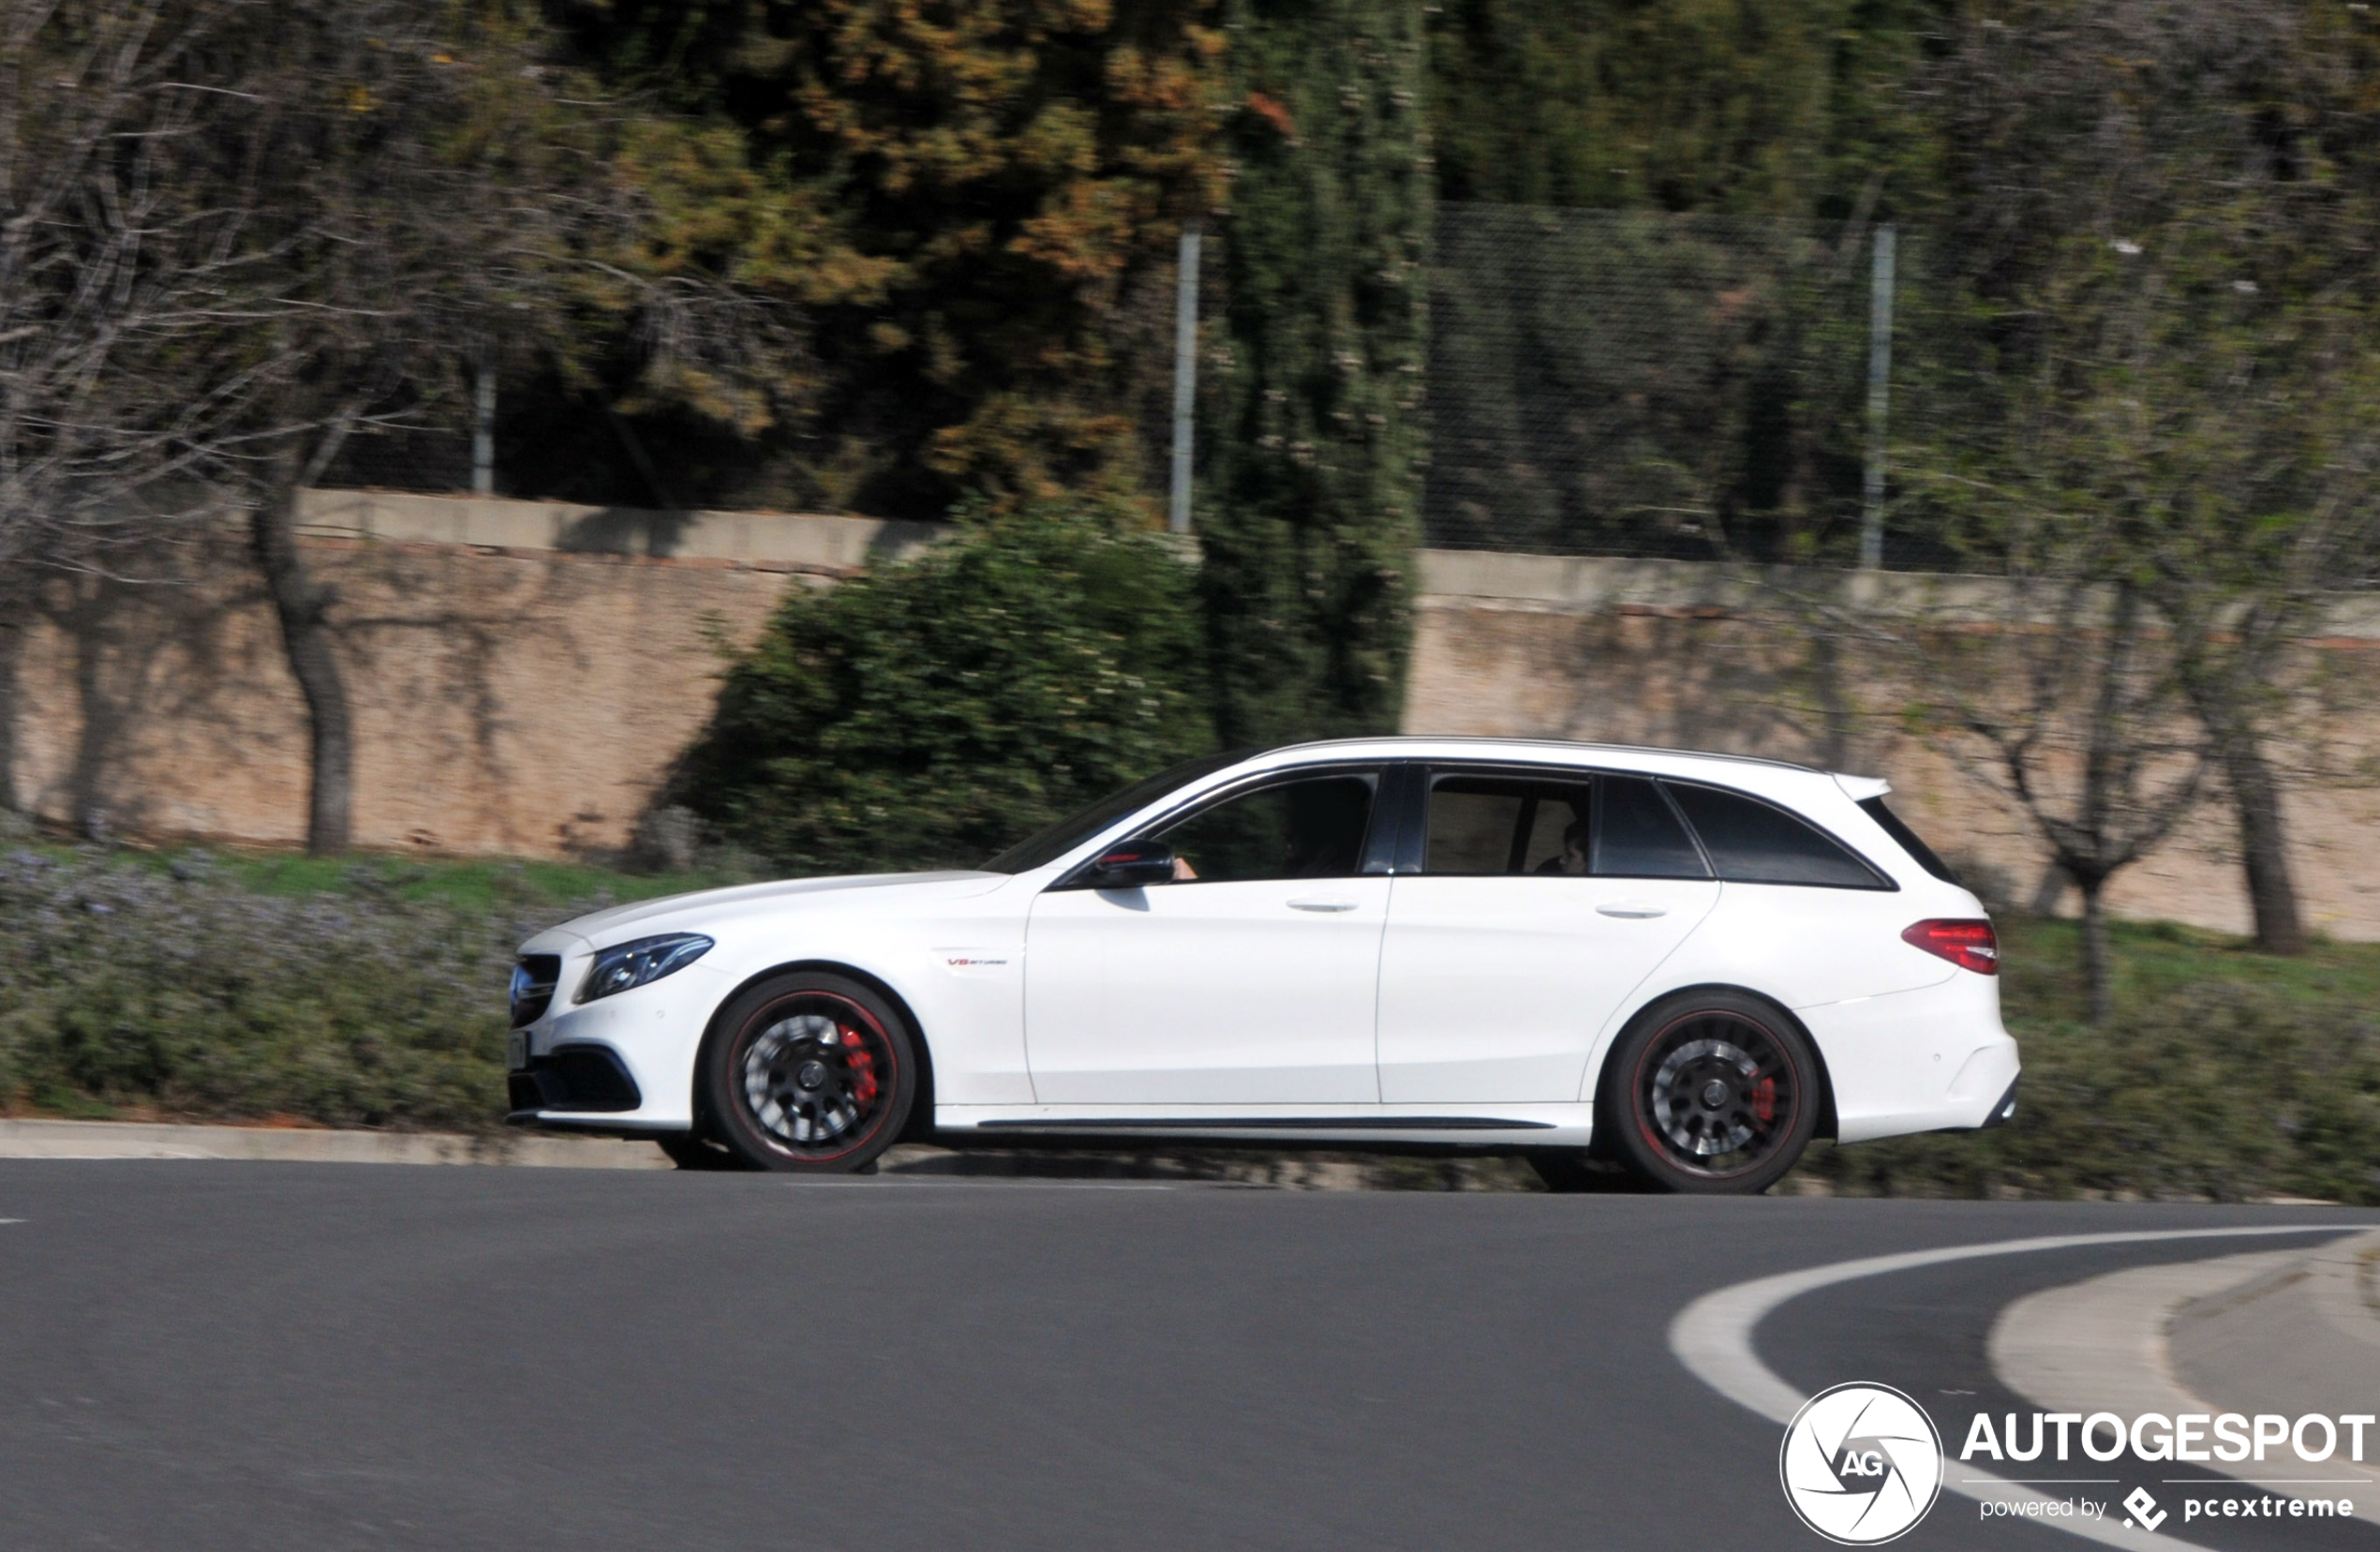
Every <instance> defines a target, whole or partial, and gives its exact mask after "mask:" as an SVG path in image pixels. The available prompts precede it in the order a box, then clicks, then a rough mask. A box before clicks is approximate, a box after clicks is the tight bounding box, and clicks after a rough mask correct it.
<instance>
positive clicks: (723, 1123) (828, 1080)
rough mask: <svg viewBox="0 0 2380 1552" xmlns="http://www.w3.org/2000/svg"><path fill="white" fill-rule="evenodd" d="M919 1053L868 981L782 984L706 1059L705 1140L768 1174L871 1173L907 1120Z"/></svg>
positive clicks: (743, 1010) (722, 1030)
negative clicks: (721, 1145)
mask: <svg viewBox="0 0 2380 1552" xmlns="http://www.w3.org/2000/svg"><path fill="white" fill-rule="evenodd" d="M913 1051H914V1047H913V1045H912V1043H911V1037H910V1034H909V1030H908V1027H907V1026H906V1025H905V1024H904V1023H903V1022H902V1021H901V1018H900V1014H899V1013H897V1012H896V1011H895V1010H894V1009H893V1008H892V1007H889V1006H888V1005H887V1004H886V1003H885V1000H884V999H883V998H881V997H879V996H878V995H876V993H875V992H872V991H870V989H869V988H867V987H865V986H862V985H860V984H859V983H858V982H856V981H852V980H846V979H844V978H843V977H840V976H826V975H789V976H780V977H772V978H770V979H769V980H766V981H763V982H762V983H760V984H759V985H757V986H754V987H752V988H751V989H750V990H748V991H747V992H744V993H743V995H741V996H739V997H737V998H736V1001H735V1003H734V1004H733V1005H732V1006H731V1007H729V1008H728V1009H727V1010H726V1012H725V1013H724V1014H723V1015H722V1016H721V1019H720V1022H719V1024H718V1026H717V1028H716V1030H715V1031H714V1033H713V1035H712V1037H711V1039H710V1041H709V1043H708V1044H707V1046H706V1047H705V1049H704V1052H703V1070H702V1079H703V1082H702V1092H703V1097H704V1100H705V1106H704V1109H705V1119H706V1121H707V1127H706V1130H707V1132H708V1133H709V1134H710V1135H711V1136H713V1137H716V1138H717V1139H718V1140H719V1141H720V1142H722V1143H724V1144H725V1145H726V1146H727V1148H728V1149H729V1151H731V1152H732V1153H734V1154H736V1156H737V1157H740V1158H741V1159H743V1160H744V1161H745V1162H746V1163H747V1164H751V1165H754V1166H757V1167H758V1168H761V1169H765V1170H785V1171H820V1172H838V1173H840V1172H849V1171H858V1170H863V1169H866V1168H868V1167H869V1166H870V1165H872V1164H873V1163H874V1162H875V1159H876V1157H877V1155H879V1154H881V1153H883V1152H884V1151H885V1149H886V1148H888V1147H890V1146H891V1145H892V1143H893V1142H894V1140H895V1139H897V1138H899V1137H900V1133H901V1128H902V1127H903V1126H904V1125H905V1124H906V1123H907V1121H908V1119H909V1111H910V1107H911V1105H912V1103H913V1102H914V1100H915V1094H916V1072H915V1068H916V1063H915V1057H914V1055H913Z"/></svg>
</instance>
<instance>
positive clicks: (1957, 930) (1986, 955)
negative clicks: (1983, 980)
mask: <svg viewBox="0 0 2380 1552" xmlns="http://www.w3.org/2000/svg"><path fill="white" fill-rule="evenodd" d="M1900 940H1901V941H1902V942H1903V943H1906V944H1909V945H1911V946H1912V947H1914V948H1923V949H1925V950H1926V952H1927V953H1929V954H1939V955H1940V956H1941V957H1942V958H1943V959H1946V960H1948V961H1950V963H1953V964H1956V966H1958V967H1959V968H1960V969H1961V970H1972V971H1973V972H1975V974H1977V975H1979V976H1997V975H1999V974H2000V934H1999V933H1995V932H1993V931H1992V930H1991V923H1990V922H1988V921H1921V922H1919V923H1917V925H1915V926H1914V927H1911V928H1910V929H1909V930H1908V931H1907V932H1905V933H1901V935H1900Z"/></svg>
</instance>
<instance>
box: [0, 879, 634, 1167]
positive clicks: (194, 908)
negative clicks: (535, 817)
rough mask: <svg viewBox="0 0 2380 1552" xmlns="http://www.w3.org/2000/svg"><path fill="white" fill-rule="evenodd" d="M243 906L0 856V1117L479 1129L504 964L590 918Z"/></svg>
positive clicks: (307, 900) (499, 1053)
mask: <svg viewBox="0 0 2380 1552" xmlns="http://www.w3.org/2000/svg"><path fill="white" fill-rule="evenodd" d="M402 882H403V881H402V880H401V879H398V878H395V877H394V876H393V875H392V874H391V873H389V872H388V871H387V870H385V869H383V868H380V867H377V866H375V865H372V864H369V863H360V864H353V865H350V868H349V870H348V872H347V875H346V877H344V878H343V879H342V880H341V881H340V887H339V888H336V889H335V890H320V889H309V890H307V891H305V892H304V893H298V894H273V893H266V892H262V891H261V890H260V889H259V888H257V884H256V881H255V880H254V879H252V878H248V877H245V876H242V870H240V869H238V868H233V867H222V866H217V865H215V864H213V863H210V862H209V861H207V860H206V859H204V858H189V857H186V858H177V859H175V860H174V862H173V866H172V871H171V872H170V873H169V872H167V871H165V870H164V869H163V868H160V867H150V866H143V865H141V863H140V862H139V861H137V860H133V859H127V858H109V857H108V856H107V855H106V854H104V853H102V852H99V851H97V849H95V848H86V849H84V850H82V851H80V852H73V853H63V854H61V853H56V852H43V851H37V850H34V849H32V848H30V847H26V848H21V849H18V850H15V851H13V852H0V1106H4V1107H6V1108H16V1107H19V1106H25V1105H30V1106H31V1107H33V1108H35V1109H38V1110H44V1111H50V1112H63V1113H67V1114H83V1115H90V1114H101V1115H104V1114H110V1113H113V1112H116V1111H118V1110H122V1109H129V1110H131V1111H133V1112H151V1113H165V1114H172V1115H181V1116H199V1117H211V1118H216V1119H242V1118H246V1119H260V1118H267V1117H287V1118H291V1119H303V1120H307V1121H315V1122H320V1123H324V1124H328V1125H333V1126H370V1127H388V1126H397V1127H461V1128H465V1129H471V1130H486V1129H490V1128H493V1127H495V1126H496V1125H497V1124H498V1122H499V1121H500V1120H501V1119H502V1116H503V1112H504V1058H503V1051H504V1026H505V1022H506V1021H505V1008H504V984H505V977H506V976H507V975H508V974H509V972H510V967H511V963H512V954H513V947H514V945H516V944H517V943H519V942H520V941H521V939H522V938H524V937H527V936H528V935H529V934H530V933H534V932H535V931H537V929H538V927H539V926H540V925H542V921H541V919H540V918H544V919H547V920H558V919H561V918H567V917H571V916H575V915H578V914H580V912H582V911H584V910H586V909H589V908H592V907H593V906H595V905H596V904H598V903H601V902H599V901H594V900H589V901H583V902H578V903H573V904H570V905H563V906H558V907H547V908H545V909H540V908H539V904H540V903H539V902H537V901H536V900H535V899H534V898H533V897H532V896H531V894H530V891H529V890H528V888H527V886H526V885H525V884H523V883H520V882H519V881H518V880H517V878H516V879H514V880H513V882H512V883H511V884H510V886H509V887H508V888H503V889H501V890H499V891H498V892H499V894H500V895H501V896H502V898H500V899H495V900H486V899H483V900H477V901H474V900H468V899H451V898H430V899H409V898H405V896H404V894H403V893H402V892H401V891H400V889H399V888H398V886H399V885H400V884H401V883H402Z"/></svg>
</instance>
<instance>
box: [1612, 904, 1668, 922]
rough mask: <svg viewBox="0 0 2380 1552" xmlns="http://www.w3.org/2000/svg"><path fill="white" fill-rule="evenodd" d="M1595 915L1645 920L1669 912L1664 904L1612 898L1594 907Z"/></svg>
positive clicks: (1665, 914)
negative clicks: (1649, 903)
mask: <svg viewBox="0 0 2380 1552" xmlns="http://www.w3.org/2000/svg"><path fill="white" fill-rule="evenodd" d="M1595 914H1596V915H1597V916H1607V917H1619V918H1623V919H1625V920H1629V921H1645V920H1649V919H1650V918H1654V917H1659V916H1667V915H1669V914H1670V912H1669V907H1668V906H1666V905H1648V904H1646V903H1644V901H1641V900H1613V901H1606V902H1605V903H1602V904H1600V905H1598V906H1597V907H1595Z"/></svg>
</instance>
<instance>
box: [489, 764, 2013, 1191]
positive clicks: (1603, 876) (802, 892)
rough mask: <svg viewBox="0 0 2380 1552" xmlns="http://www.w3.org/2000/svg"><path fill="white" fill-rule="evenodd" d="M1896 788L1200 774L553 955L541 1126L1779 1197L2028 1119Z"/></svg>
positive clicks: (704, 896)
mask: <svg viewBox="0 0 2380 1552" xmlns="http://www.w3.org/2000/svg"><path fill="white" fill-rule="evenodd" d="M1887 790H1888V789H1887V786H1886V783H1883V782H1882V781H1878V780H1875V779H1873V778H1868V777H1854V776H1841V775H1831V774H1828V773H1826V772H1823V771H1818V770H1810V769H1803V768H1801V767H1797V766H1790V765H1783V764H1778V763H1776V762H1772V761H1764V760H1750V759H1736V758H1730V757H1726V756H1720V755H1711V754H1680V753H1674V752H1670V751H1662V750H1647V749H1617V748H1602V747H1597V746H1592V745H1584V744H1572V743H1557V742H1523V741H1514V740H1502V739H1427V738H1403V739H1353V740H1343V741H1337V742H1330V743H1313V744H1302V745H1299V746H1296V747H1294V748H1287V749H1276V750H1271V751H1268V752H1266V753H1262V754H1246V753H1241V754H1227V755H1219V756H1214V757H1211V758H1207V759H1202V760H1196V761H1193V762H1191V763H1189V764H1186V765H1182V766H1177V767H1175V768H1174V769H1171V770H1168V771H1166V772H1164V773H1163V774H1161V775H1157V776H1153V777H1151V778H1150V779H1149V780H1147V781H1145V782H1142V783H1140V784H1138V786H1135V787H1133V788H1131V789H1130V790H1128V791H1125V792H1122V793H1119V794H1117V795H1116V796H1115V797H1113V798H1109V799H1108V800H1107V801H1105V802H1103V803H1100V804H1098V805H1097V806H1095V807H1093V808H1092V809H1089V810H1087V811H1085V812H1084V813H1079V814H1077V815H1075V816H1074V817H1073V818H1071V819H1068V820H1066V821H1064V823H1062V824H1059V825H1056V826H1054V827H1052V828H1049V829H1048V830H1046V831H1044V832H1043V833H1041V834H1040V835H1037V836H1034V838H1033V839H1031V840H1029V841H1026V842H1024V843H1021V844H1019V845H1017V846H1015V847H1013V848H1011V849H1010V850H1008V851H1005V852H1003V853H1002V854H1001V855H999V856H998V857H995V858H991V859H990V860H989V861H988V862H986V863H984V864H983V866H982V867H980V868H977V869H974V870H972V871H968V872H958V873H891V874H881V875H867V876H859V877H851V878H816V879H798V880H792V881H787V882H783V883H775V884H755V885H749V886H745V887H742V888H727V889H712V890H707V891H705V892H702V893H699V894H689V895H680V896H677V897H676V898H674V899H669V900H661V901H652V902H647V903H639V904H634V905H627V906H622V907H620V908H618V909H616V910H608V911H601V912H598V913H596V914H595V915H592V916H588V917H582V918H579V919H577V920H575V921H573V922H570V923H567V924H566V925H564V926H561V927H558V928H555V929H554V930H552V931H550V932H546V933H540V934H539V935H538V936H536V937H534V938H532V939H530V940H529V941H528V943H527V944H524V945H523V946H522V948H521V957H520V963H519V965H518V967H517V968H516V969H515V970H514V972H513V1026H514V1027H513V1037H512V1041H511V1052H510V1065H511V1067H512V1094H513V1098H512V1104H513V1112H514V1113H513V1120H514V1121H516V1122H519V1123H523V1124H531V1125H540V1126H549V1127H578V1128H582V1129H589V1130H597V1131H603V1132H611V1133H616V1134H622V1135H629V1136H641V1137H649V1138H651V1139H652V1140H653V1141H655V1142H659V1143H660V1144H661V1145H662V1147H663V1148H664V1149H666V1150H667V1151H668V1152H669V1153H670V1154H671V1156H672V1157H676V1158H677V1159H678V1160H679V1161H680V1162H681V1163H686V1164H700V1163H704V1162H729V1163H739V1164H742V1165H745V1166H749V1167H754V1168H765V1169H777V1170H796V1171H799V1170H810V1171H850V1170H857V1169H864V1168H866V1167H868V1166H870V1164H871V1163H872V1162H873V1160H874V1159H875V1158H876V1157H877V1156H878V1155H879V1154H881V1153H882V1152H883V1151H884V1150H885V1148H887V1147H889V1146H890V1145H891V1144H892V1143H893V1142H896V1141H898V1140H900V1139H901V1138H903V1137H923V1136H929V1135H932V1136H937V1137H939V1138H940V1139H942V1140H944V1141H946V1142H964V1141H966V1140H969V1139H974V1140H975V1141H977V1142H991V1141H993V1140H995V1139H998V1140H1005V1141H1010V1142H1016V1141H1023V1140H1027V1139H1032V1138H1034V1137H1040V1138H1042V1139H1044V1140H1047V1139H1049V1138H1050V1137H1052V1136H1060V1135H1063V1136H1066V1137H1071V1138H1078V1139H1079V1138H1088V1137H1098V1138H1111V1139H1122V1140H1140V1141H1142V1142H1146V1141H1148V1140H1151V1139H1156V1138H1168V1139H1177V1140H1178V1139H1186V1138H1198V1139H1207V1140H1216V1139H1228V1140H1234V1141H1242V1142H1255V1141H1261V1142H1274V1143H1279V1142H1304V1143H1329V1144H1333V1145H1338V1146H1353V1147H1373V1146H1376V1147H1401V1148H1414V1147H1438V1148H1459V1149H1465V1150H1469V1151H1486V1152H1496V1153H1505V1154H1514V1155H1520V1156H1522V1157H1527V1158H1528V1159H1530V1160H1531V1161H1532V1162H1533V1163H1535V1164H1536V1165H1537V1166H1538V1168H1539V1171H1540V1173H1541V1174H1543V1175H1544V1176H1545V1178H1546V1179H1547V1181H1548V1182H1549V1183H1550V1184H1554V1185H1556V1186H1562V1185H1573V1184H1579V1183H1582V1182H1583V1181H1584V1178H1585V1177H1586V1176H1587V1175H1588V1174H1589V1173H1590V1171H1589V1169H1588V1166H1587V1163H1586V1160H1587V1158H1588V1157H1589V1155H1590V1154H1592V1155H1597V1156H1600V1157H1603V1158H1606V1159H1609V1160H1613V1161H1616V1162H1618V1163H1620V1164H1623V1165H1625V1166H1627V1167H1628V1168H1629V1170H1630V1171H1633V1172H1635V1173H1636V1174H1637V1175H1639V1176H1640V1177H1642V1178H1643V1179H1644V1181H1646V1182H1648V1183H1650V1184H1652V1185H1654V1186H1660V1187H1665V1188H1668V1189H1673V1190H1679V1191H1757V1190H1761V1189H1763V1188H1764V1187H1765V1186H1768V1185H1770V1184H1771V1183H1772V1182H1774V1181H1776V1180H1777V1179H1778V1177H1779V1176H1781V1175H1782V1174H1783V1173H1784V1172H1785V1171H1787V1170H1789V1169H1791V1168H1792V1164H1793V1162H1794V1160H1795V1158H1796V1157H1799V1156H1800V1154H1801V1152H1802V1149H1803V1148H1804V1146H1805V1145H1806V1144H1807V1142H1809V1140H1810V1139H1811V1138H1812V1137H1817V1136H1824V1137H1833V1138H1836V1139H1837V1140H1839V1141H1841V1142H1860V1141H1862V1140H1864V1139H1867V1138H1877V1137H1889V1136H1894V1135H1897V1134H1900V1133H1906V1132H1919V1131H1932V1130H1938V1129H1942V1128H1950V1127H1987V1126H1992V1125H1996V1124H1998V1123H2000V1122H2001V1121H2004V1120H2006V1119H2007V1118H2008V1117H2009V1116H2010V1115H2011V1114H2013V1113H2014V1112H2015V1109H2016V1068H2017V1063H2016V1042H2015V1041H2014V1040H2012V1039H2011V1038H2009V1037H2008V1035H2007V1033H2006V1032H2005V1031H2004V1030H2003V1029H2002V1028H2001V1021H2000V984H1999V981H1998V980H1997V979H1996V978H1995V977H1996V972H1997V970H1998V968H1999V951H1998V946H1997V942H1996V939H1995V938H1994V935H1993V933H1992V928H1991V924H1990V922H1989V921H1988V920H1987V919H1986V918H1985V915H1984V911H1983V908H1982V906H1981V905H1980V904H1979V903H1977V901H1976V899H1975V897H1974V896H1973V895H1972V894H1971V893H1969V892H1968V891H1967V889H1966V888H1963V887H1961V886H1960V884H1959V883H1958V881H1957V880H1956V878H1955V877H1954V876H1953V875H1952V873H1951V872H1950V870H1949V869H1947V868H1945V867H1944V866H1943V865H1942V863H1941V859H1940V858H1937V857H1935V856H1934V854H1933V853H1932V852H1931V851H1930V850H1928V849H1927V847H1926V843H1924V842H1923V841H1921V840H1919V839H1918V838H1917V836H1916V835H1915V834H1914V833H1912V832H1911V830H1910V829H1909V828H1908V827H1907V826H1906V825H1904V824H1902V823H1901V821H1900V820H1899V819H1898V818H1897V817H1896V816H1895V815H1894V813H1892V811H1891V810H1890V809H1888V808H1886V807H1885V806H1884V800H1883V798H1884V794H1885V792H1886V791H1887Z"/></svg>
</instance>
